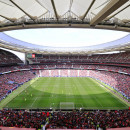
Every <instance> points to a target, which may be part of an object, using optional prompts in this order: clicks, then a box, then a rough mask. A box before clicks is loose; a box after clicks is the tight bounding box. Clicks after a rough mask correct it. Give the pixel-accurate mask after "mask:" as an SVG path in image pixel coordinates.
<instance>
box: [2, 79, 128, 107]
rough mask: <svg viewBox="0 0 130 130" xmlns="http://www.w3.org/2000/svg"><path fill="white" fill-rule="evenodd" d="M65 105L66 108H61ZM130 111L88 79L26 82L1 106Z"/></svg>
mask: <svg viewBox="0 0 130 130" xmlns="http://www.w3.org/2000/svg"><path fill="white" fill-rule="evenodd" d="M61 104H62V106H61ZM67 105H68V108H71V107H74V108H76V109H79V108H85V109H128V108H129V104H128V103H125V102H124V101H121V100H120V99H119V98H118V97H117V96H115V95H113V94H112V93H111V92H110V91H109V90H108V89H106V88H105V87H104V86H103V85H100V84H99V83H98V82H97V81H96V80H94V79H92V78H87V77H40V78H37V79H33V80H32V81H30V82H28V83H25V84H24V85H23V86H22V87H20V88H18V89H17V90H15V91H14V92H13V93H11V94H10V95H9V96H8V97H7V98H6V99H4V100H3V101H2V102H1V103H0V106H1V107H5V108H26V109H30V108H44V109H46V108H52V109H59V108H63V106H65V108H67Z"/></svg>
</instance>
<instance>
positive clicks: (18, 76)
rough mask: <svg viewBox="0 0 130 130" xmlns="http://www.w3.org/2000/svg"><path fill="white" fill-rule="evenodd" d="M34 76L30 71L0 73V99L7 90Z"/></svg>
mask: <svg viewBox="0 0 130 130" xmlns="http://www.w3.org/2000/svg"><path fill="white" fill-rule="evenodd" d="M34 77H35V75H34V74H33V72H31V71H21V72H15V73H8V74H4V75H0V99H1V98H2V97H3V96H5V95H6V94H7V92H8V91H9V90H13V88H15V87H16V86H19V85H20V84H23V83H24V82H27V81H28V80H30V79H32V78H34Z"/></svg>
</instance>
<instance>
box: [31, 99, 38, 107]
mask: <svg viewBox="0 0 130 130" xmlns="http://www.w3.org/2000/svg"><path fill="white" fill-rule="evenodd" d="M36 100H37V97H36V98H35V100H34V101H33V103H32V105H31V107H32V106H33V104H34V103H35V102H36Z"/></svg>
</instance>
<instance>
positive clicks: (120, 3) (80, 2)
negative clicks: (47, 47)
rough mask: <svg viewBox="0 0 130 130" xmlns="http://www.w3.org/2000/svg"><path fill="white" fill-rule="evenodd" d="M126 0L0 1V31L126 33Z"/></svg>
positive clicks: (129, 3) (129, 7) (129, 27)
mask: <svg viewBox="0 0 130 130" xmlns="http://www.w3.org/2000/svg"><path fill="white" fill-rule="evenodd" d="M129 12H130V0H0V31H7V30H13V29H23V28H48V27H63V28H65V27H70V28H71V27H72V28H73V27H75V28H104V29H111V30H122V31H128V32H130V15H129Z"/></svg>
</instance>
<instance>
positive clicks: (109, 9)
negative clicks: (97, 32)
mask: <svg viewBox="0 0 130 130" xmlns="http://www.w3.org/2000/svg"><path fill="white" fill-rule="evenodd" d="M127 1H129V0H111V1H110V2H109V3H108V4H107V5H106V6H105V7H104V8H103V9H102V10H101V11H100V12H99V13H98V14H97V15H96V16H95V17H94V18H93V19H92V20H91V22H90V25H93V26H95V25H97V24H98V23H99V22H101V21H102V20H103V19H105V18H106V17H107V16H109V15H110V14H111V13H113V12H114V11H115V10H117V9H118V8H119V7H121V6H122V5H123V4H125V3H126V2H127Z"/></svg>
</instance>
